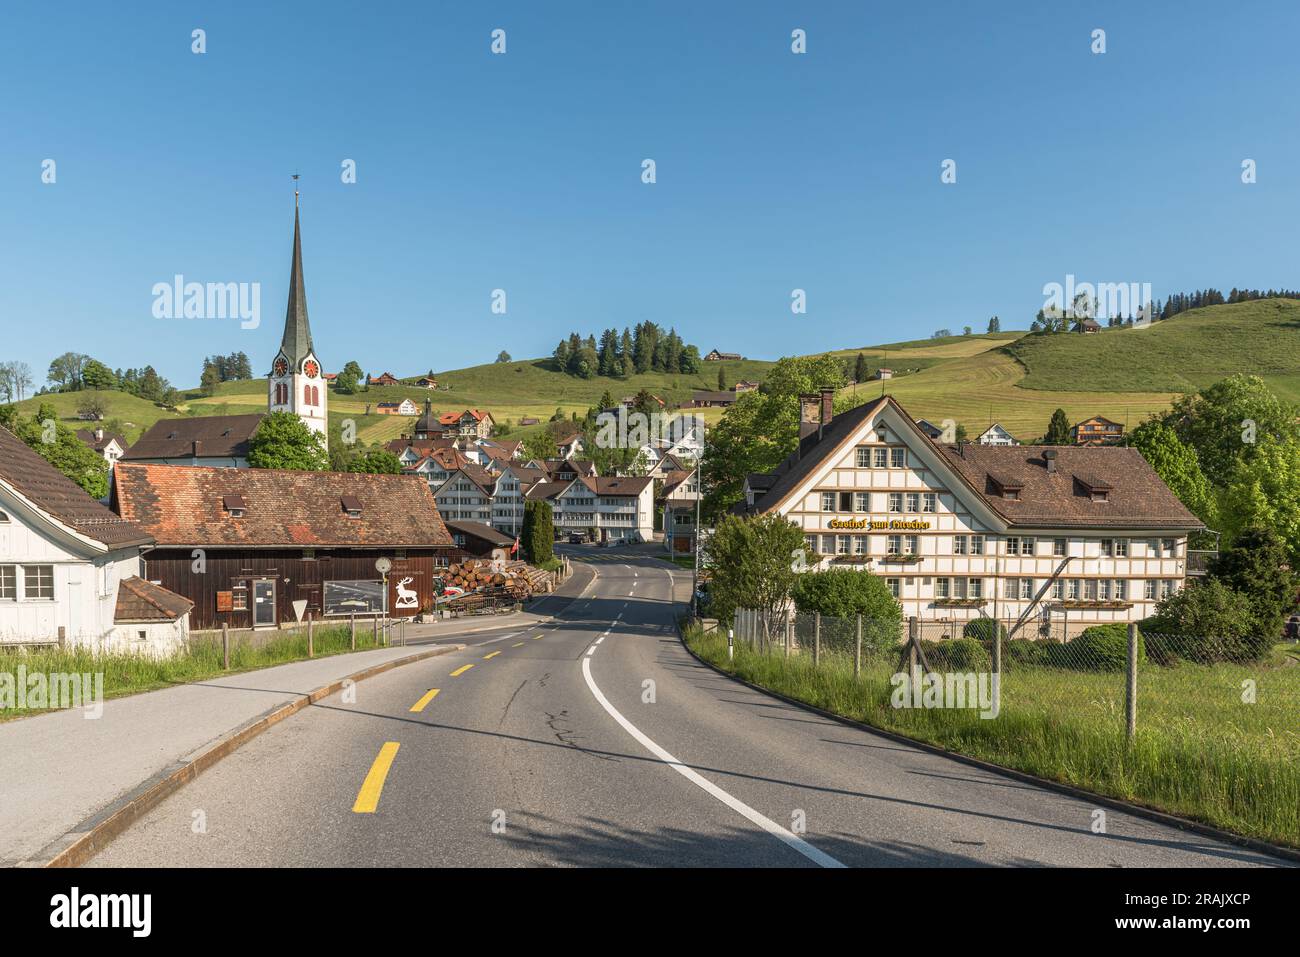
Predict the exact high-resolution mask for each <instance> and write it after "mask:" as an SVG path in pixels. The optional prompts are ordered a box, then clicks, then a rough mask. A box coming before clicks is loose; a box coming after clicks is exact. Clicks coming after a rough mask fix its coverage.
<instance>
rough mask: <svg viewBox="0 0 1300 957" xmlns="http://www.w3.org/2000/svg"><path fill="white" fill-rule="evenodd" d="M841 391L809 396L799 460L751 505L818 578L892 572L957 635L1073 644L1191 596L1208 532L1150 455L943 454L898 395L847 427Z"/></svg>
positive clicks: (1106, 450) (855, 413) (954, 449)
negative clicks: (1197, 550)
mask: <svg viewBox="0 0 1300 957" xmlns="http://www.w3.org/2000/svg"><path fill="white" fill-rule="evenodd" d="M833 395H834V392H833V390H826V391H825V393H824V394H823V395H822V396H821V397H820V399H819V397H818V396H815V395H814V396H804V397H802V398H801V411H800V441H799V445H798V447H797V449H796V450H795V451H794V452H793V453H791V455H790V456H789V457H788V458H787V459H786V460H785V461H784V462H783V463H782V464H781V465H780V466H778V467H777V469H775V470H774V471H773V472H771V473H766V474H763V475H751V476H749V477H748V478H747V479H746V481H745V502H744V503H742V504H740V505H738V506H737V507H736V509H735V511H736V512H738V513H740V514H758V513H776V514H779V515H782V516H785V517H786V518H788V519H790V520H791V521H792V522H794V523H795V524H796V525H798V526H799V527H800V528H801V529H802V530H803V533H804V541H805V544H806V553H807V555H808V556H809V559H810V561H809V564H810V566H811V567H824V566H827V565H830V564H837V565H841V566H846V567H850V568H857V569H859V570H863V571H865V572H868V573H870V574H875V575H879V576H881V577H882V578H884V580H885V582H886V584H887V585H888V587H889V590H890V591H891V592H892V593H893V594H894V596H895V597H896V598H898V599H899V601H900V603H901V604H902V606H903V611H904V614H906V615H909V616H916V617H917V618H919V619H921V620H922V621H923V622H927V623H931V624H934V625H937V626H940V627H942V628H944V629H947V630H946V631H944V632H943V633H947V634H957V633H959V629H960V628H961V627H962V625H963V624H964V623H965V622H967V621H969V620H971V619H972V618H976V617H983V616H989V617H995V618H998V619H1001V620H1004V621H1006V620H1010V621H1011V623H1012V625H1013V629H1012V630H1014V631H1016V632H1017V634H1015V635H1013V637H1024V638H1032V637H1043V636H1047V635H1051V636H1053V637H1056V638H1060V637H1062V636H1064V635H1073V634H1076V633H1077V632H1078V631H1079V630H1081V629H1083V628H1086V627H1088V626H1090V625H1096V624H1106V623H1114V622H1130V621H1140V620H1141V619H1143V618H1146V617H1148V616H1149V615H1151V614H1152V613H1153V612H1154V610H1155V605H1156V602H1157V601H1159V599H1161V598H1163V597H1165V596H1166V595H1169V594H1172V593H1173V592H1175V591H1177V590H1179V589H1181V588H1182V586H1183V582H1184V580H1185V577H1186V573H1187V553H1186V547H1187V536H1188V534H1189V533H1190V532H1192V531H1196V530H1198V529H1200V528H1202V527H1203V526H1202V523H1201V522H1200V521H1199V520H1198V519H1197V518H1196V516H1194V515H1193V514H1191V513H1190V512H1189V511H1188V510H1187V509H1186V508H1185V507H1184V506H1183V504H1182V503H1181V502H1179V500H1178V498H1177V496H1175V495H1174V493H1173V492H1172V491H1171V490H1170V489H1169V487H1168V486H1167V485H1165V483H1164V482H1162V481H1161V480H1160V477H1159V476H1158V475H1157V474H1156V473H1155V471H1154V470H1153V469H1152V468H1151V466H1150V465H1148V464H1147V462H1146V460H1145V459H1143V457H1142V454H1141V453H1140V452H1139V451H1138V450H1137V449H1133V448H1124V447H1120V446H1089V447H1082V448H1076V447H1069V446H1060V447H1043V446H1021V445H1012V446H1007V445H1002V446H998V445H979V444H973V443H961V444H959V445H942V444H939V443H937V442H935V441H934V440H933V439H931V438H929V437H928V436H927V435H926V434H925V432H923V431H922V429H921V428H920V427H919V426H918V425H917V424H916V422H915V421H913V419H912V418H911V416H909V415H907V413H906V412H905V411H904V410H903V409H902V408H901V407H900V406H899V405H898V403H897V402H896V401H895V400H894V399H893V398H892V397H890V396H885V397H883V398H881V399H878V400H876V401H874V402H869V403H866V404H865V405H861V406H858V407H857V408H855V409H852V410H850V411H848V412H845V413H842V414H840V415H834V414H833V413H832V410H831V399H832V398H833ZM819 406H820V409H821V414H820V415H818V408H819ZM954 629H958V630H954ZM923 637H924V636H923ZM935 637H938V634H937V633H936V634H935Z"/></svg>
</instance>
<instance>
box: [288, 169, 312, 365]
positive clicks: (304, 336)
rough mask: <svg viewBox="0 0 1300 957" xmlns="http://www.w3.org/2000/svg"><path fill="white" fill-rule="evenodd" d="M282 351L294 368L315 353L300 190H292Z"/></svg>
mask: <svg viewBox="0 0 1300 957" xmlns="http://www.w3.org/2000/svg"><path fill="white" fill-rule="evenodd" d="M280 352H281V353H282V354H283V355H284V357H285V358H286V359H288V360H289V364H290V365H291V366H293V368H295V369H297V368H298V366H299V364H300V363H301V362H302V360H303V359H305V358H306V357H307V356H308V355H309V354H311V353H314V352H315V350H314V349H313V348H312V343H311V325H310V323H308V321H307V288H306V286H305V285H304V283H303V278H302V234H301V230H300V226H299V222H298V191H297V190H294V193H293V263H292V265H291V266H290V267H289V307H288V309H286V310H285V314H284V336H283V338H282V339H281V340H280Z"/></svg>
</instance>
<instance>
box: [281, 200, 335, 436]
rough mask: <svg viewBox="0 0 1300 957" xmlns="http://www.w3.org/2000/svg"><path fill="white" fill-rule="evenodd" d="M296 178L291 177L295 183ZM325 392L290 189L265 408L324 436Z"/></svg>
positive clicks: (326, 413) (298, 231)
mask: <svg viewBox="0 0 1300 957" xmlns="http://www.w3.org/2000/svg"><path fill="white" fill-rule="evenodd" d="M297 179H298V177H297V176H295V177H294V181H295V185H296V182H297ZM328 391H329V389H328V383H327V382H326V381H325V377H324V374H323V371H322V369H321V364H320V359H319V358H318V357H317V356H316V349H315V347H314V346H313V345H312V341H311V326H310V325H309V324H308V322H307V289H306V286H305V285H304V284H303V279H302V228H301V225H300V223H299V218H298V190H297V189H294V191H293V263H292V265H290V267H289V306H288V308H287V309H286V310H285V314H284V336H283V337H282V338H281V339H280V351H279V352H277V353H276V355H275V360H274V361H273V362H272V363H271V375H270V377H269V378H268V380H267V389H266V406H267V411H269V412H292V413H293V414H294V415H296V416H297V417H298V418H299V419H301V420H302V422H303V424H304V425H306V426H307V427H308V428H309V429H311V430H312V431H314V432H319V433H320V434H321V436H323V437H325V436H328V434H329V428H328V423H329V413H328V406H329V395H328ZM326 441H327V442H328V439H326Z"/></svg>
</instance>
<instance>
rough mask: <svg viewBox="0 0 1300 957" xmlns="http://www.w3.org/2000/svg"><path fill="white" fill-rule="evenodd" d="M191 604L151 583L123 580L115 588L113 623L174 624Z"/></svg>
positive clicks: (136, 579) (142, 580) (186, 611)
mask: <svg viewBox="0 0 1300 957" xmlns="http://www.w3.org/2000/svg"><path fill="white" fill-rule="evenodd" d="M193 607H194V602H192V601H190V600H189V599H188V598H185V597H183V596H181V595H178V594H176V593H175V592H174V591H169V590H168V589H166V588H163V587H162V585H155V584H154V583H153V582H151V581H145V580H144V579H143V578H137V577H135V576H132V577H131V578H123V579H122V580H121V581H120V582H119V583H118V586H117V609H116V610H115V611H114V613H113V621H114V622H116V623H117V624H125V623H127V622H148V621H175V620H176V619H178V618H183V617H184V616H186V615H188V614H189V613H190V609H191V608H193Z"/></svg>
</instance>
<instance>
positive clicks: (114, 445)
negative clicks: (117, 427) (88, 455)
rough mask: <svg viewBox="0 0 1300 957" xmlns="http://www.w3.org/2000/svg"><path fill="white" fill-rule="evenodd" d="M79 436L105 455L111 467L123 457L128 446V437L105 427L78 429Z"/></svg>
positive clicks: (105, 459)
mask: <svg viewBox="0 0 1300 957" xmlns="http://www.w3.org/2000/svg"><path fill="white" fill-rule="evenodd" d="M77 438H79V439H81V441H82V442H83V443H85V444H86V445H87V446H89V447H90V448H91V449H93V450H94V451H96V452H98V453H99V454H100V455H102V456H103V457H104V461H105V462H107V463H108V467H109V469H112V467H113V463H114V462H116V461H117V460H118V459H120V458H121V457H122V455H123V454H124V453H125V452H126V450H127V448H128V446H127V443H126V439H124V438H122V436H120V435H118V434H116V433H114V432H105V431H104V430H103V429H77Z"/></svg>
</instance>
